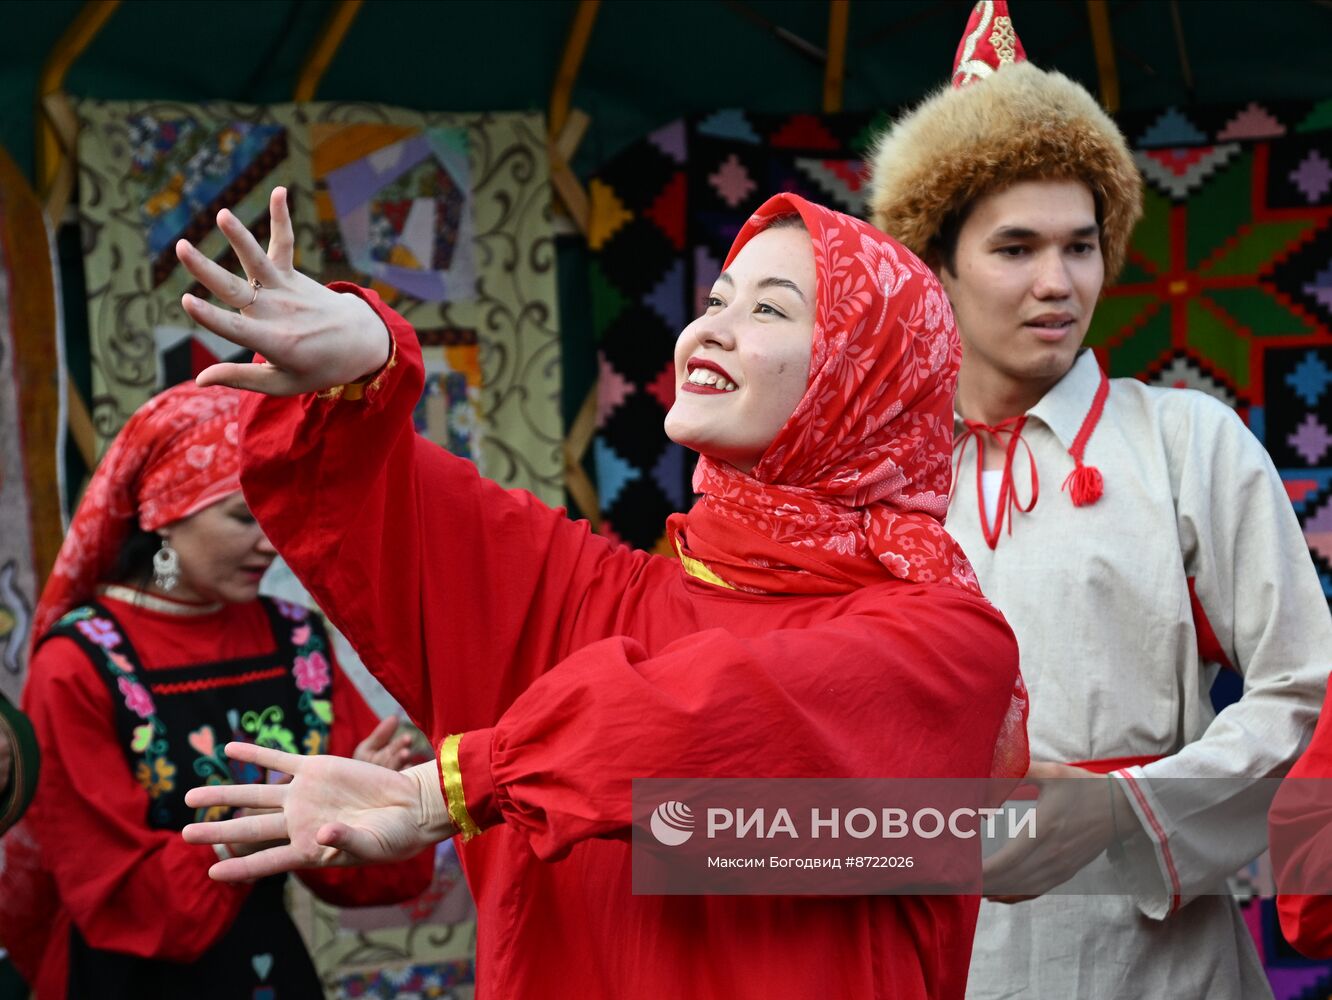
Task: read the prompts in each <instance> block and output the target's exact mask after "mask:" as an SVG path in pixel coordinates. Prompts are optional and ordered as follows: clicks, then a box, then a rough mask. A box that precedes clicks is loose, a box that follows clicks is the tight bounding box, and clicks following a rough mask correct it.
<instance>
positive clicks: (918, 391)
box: [668, 194, 980, 594]
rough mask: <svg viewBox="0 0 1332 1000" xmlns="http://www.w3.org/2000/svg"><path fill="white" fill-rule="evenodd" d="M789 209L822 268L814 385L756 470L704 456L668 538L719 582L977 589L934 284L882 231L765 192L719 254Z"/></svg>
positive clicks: (831, 588) (941, 312) (950, 358)
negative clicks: (962, 527)
mask: <svg viewBox="0 0 1332 1000" xmlns="http://www.w3.org/2000/svg"><path fill="white" fill-rule="evenodd" d="M793 214H798V215H799V216H800V218H801V219H802V220H803V222H804V224H805V228H806V229H807V230H808V231H809V235H810V240H811V242H812V244H813V248H814V264H815V269H816V274H817V278H818V291H817V308H816V311H815V318H814V339H813V343H812V346H811V354H810V370H809V385H808V387H807V388H806V390H805V395H804V397H803V398H802V399H801V400H800V402H799V403H798V404H797V405H796V408H795V411H794V412H793V413H792V414H791V416H790V418H788V419H787V421H786V423H785V424H784V425H783V426H782V428H781V430H780V431H778V433H777V436H776V437H775V438H774V439H773V441H772V443H771V444H770V445H769V446H768V449H767V451H766V452H764V454H763V456H762V458H760V460H759V462H758V464H757V465H755V466H754V469H753V471H752V472H751V473H750V474H748V475H746V474H745V473H743V472H741V471H740V470H738V469H736V468H735V467H734V466H732V465H730V464H728V463H725V462H719V461H715V460H713V459H711V458H708V457H707V456H706V455H704V456H701V457H700V458H699V461H698V466H697V468H696V469H695V471H694V490H695V492H697V493H701V494H702V499H700V500H699V501H698V503H697V504H695V505H694V507H693V509H692V510H690V511H689V513H688V514H676V515H673V516H672V517H671V519H670V521H669V522H668V530H669V532H670V537H671V538H672V539H673V540H674V542H675V544H676V545H677V547H678V548H679V551H680V554H681V555H682V556H683V557H684V558H686V559H696V560H699V561H700V562H702V563H703V564H704V566H706V567H707V569H708V570H710V571H711V572H712V573H713V574H715V575H716V576H717V577H719V578H720V580H721V581H722V582H723V583H724V584H725V585H728V586H731V587H734V588H736V589H740V590H752V591H761V592H765V593H787V594H799V593H844V592H846V591H849V590H852V589H854V588H856V587H859V586H864V585H866V584H870V583H878V582H883V581H885V580H889V579H894V578H896V579H900V580H910V581H916V582H921V583H928V582H944V583H949V584H952V585H954V586H958V587H962V588H964V589H965V590H968V591H971V592H973V593H979V592H980V590H979V586H978V585H977V583H976V574H975V573H974V572H973V571H972V568H971V564H970V563H969V562H968V561H967V558H966V556H965V555H964V554H963V552H962V549H961V548H960V547H959V546H958V544H957V543H956V542H955V541H954V540H953V538H952V537H951V536H950V535H949V534H948V533H947V532H946V531H945V530H944V527H943V522H944V515H945V514H946V513H947V510H948V490H949V487H950V485H951V478H952V470H951V455H952V446H953V392H954V389H955V387H956V385H957V369H958V364H959V361H960V360H961V353H962V349H961V343H960V341H959V340H958V335H957V324H956V323H955V322H954V320H953V312H952V309H951V308H950V307H949V305H948V300H947V298H946V297H945V296H944V292H943V289H942V287H940V285H939V282H938V279H937V278H936V277H935V276H934V274H933V273H932V272H931V271H930V269H929V268H928V267H926V266H925V264H924V263H922V262H921V260H920V259H919V258H917V257H916V256H915V255H914V254H913V253H911V251H909V250H907V249H906V248H905V247H904V246H902V245H901V244H900V243H898V242H897V241H896V240H894V239H892V238H891V237H889V236H885V235H884V234H883V233H881V232H879V231H878V230H877V229H874V228H873V227H871V226H869V225H867V224H866V223H864V222H861V221H860V220H858V219H853V218H851V217H850V216H847V215H842V214H841V213H840V212H834V211H832V210H831V209H827V208H822V207H820V206H818V205H814V204H811V203H810V202H807V201H805V200H804V199H803V198H799V197H797V196H795V195H792V194H780V195H777V196H776V197H774V198H770V199H769V200H768V201H767V202H765V203H764V204H763V206H762V207H761V208H760V209H759V210H758V211H757V212H756V213H755V214H754V215H753V216H752V217H751V218H750V220H749V221H748V222H747V223H746V224H745V226H744V228H743V229H741V230H740V234H739V235H738V236H737V237H736V239H735V243H734V244H733V245H732V246H731V252H730V254H729V255H728V256H727V258H726V264H725V266H726V267H729V266H730V265H731V262H732V261H733V260H734V259H735V256H736V254H738V253H739V252H740V250H741V248H743V247H744V245H745V244H746V243H748V242H749V241H750V240H751V239H753V238H754V236H756V235H757V234H758V233H761V232H762V231H763V230H764V229H765V228H767V227H768V226H769V225H770V224H771V223H772V222H773V221H774V220H775V219H778V218H781V217H783V216H789V215H793Z"/></svg>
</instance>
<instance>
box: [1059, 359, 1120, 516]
mask: <svg viewBox="0 0 1332 1000" xmlns="http://www.w3.org/2000/svg"><path fill="white" fill-rule="evenodd" d="M1109 395H1110V380H1109V379H1108V378H1106V377H1105V372H1101V382H1100V384H1099V385H1098V386H1097V387H1096V395H1095V396H1094V397H1092V405H1091V409H1090V410H1088V411H1087V416H1086V417H1084V418H1083V421H1082V426H1081V427H1080V428H1078V436H1077V437H1075V438H1074V439H1073V447H1071V448H1069V449H1068V453H1069V454H1070V455H1072V456H1073V471H1072V472H1070V473H1069V474H1068V477H1067V478H1066V479H1065V480H1064V485H1063V489H1066V490H1068V495H1069V499H1071V500H1072V501H1073V506H1074V507H1087V506H1090V505H1091V504H1094V503H1095V502H1096V501H1097V500H1099V499H1101V497H1102V495H1103V494H1104V493H1105V477H1104V476H1102V475H1101V470H1100V469H1098V468H1096V466H1094V465H1085V464H1083V461H1082V456H1083V453H1084V452H1086V450H1087V442H1088V441H1089V440H1090V439H1091V436H1092V431H1094V430H1095V429H1096V425H1097V423H1099V422H1100V419H1101V414H1102V413H1103V412H1105V400H1106V397H1107V396H1109Z"/></svg>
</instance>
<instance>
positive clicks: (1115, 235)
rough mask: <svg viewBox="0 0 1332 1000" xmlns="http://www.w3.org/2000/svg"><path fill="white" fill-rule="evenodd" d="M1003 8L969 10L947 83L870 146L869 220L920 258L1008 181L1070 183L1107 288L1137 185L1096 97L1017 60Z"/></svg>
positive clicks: (1119, 264)
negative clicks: (1090, 228) (1085, 197)
mask: <svg viewBox="0 0 1332 1000" xmlns="http://www.w3.org/2000/svg"><path fill="white" fill-rule="evenodd" d="M1007 8H1008V4H1007V3H1004V2H992V0H982V2H981V3H978V4H976V7H975V9H974V10H973V11H972V15H971V20H970V22H969V23H968V25H967V33H966V34H965V35H964V36H963V38H962V43H961V45H959V47H958V54H957V59H956V60H955V66H954V74H953V81H952V84H951V86H945V87H943V88H942V89H940V90H939V91H937V92H935V93H934V94H932V95H931V96H930V97H928V98H926V99H925V101H924V102H923V103H921V104H920V105H919V106H918V107H917V108H915V109H914V110H912V111H910V112H909V113H907V114H906V115H905V116H904V117H903V118H901V119H899V120H898V121H897V122H896V123H895V124H894V125H893V126H892V128H891V129H889V131H887V132H886V133H884V135H883V136H881V137H880V139H879V141H878V143H877V145H876V148H875V150H874V153H873V154H872V157H871V162H872V164H873V166H872V171H873V173H872V176H871V179H870V221H871V222H872V223H873V224H874V225H875V226H877V227H878V228H879V229H882V230H883V231H884V232H886V233H888V234H889V235H890V236H894V237H896V238H897V239H898V240H900V241H901V242H903V243H905V244H906V245H907V246H908V247H910V248H911V250H912V251H914V252H915V253H916V254H917V255H918V256H920V257H923V258H925V259H927V260H928V259H929V257H928V252H929V251H930V249H931V243H932V242H933V241H934V240H935V238H936V237H937V236H938V235H939V231H940V229H941V227H942V226H943V224H944V222H945V221H946V220H947V219H949V218H950V217H953V216H955V215H956V214H957V213H958V212H960V211H962V210H963V209H964V208H966V207H967V206H968V205H970V204H971V203H972V202H973V201H975V200H976V199H977V198H980V197H982V196H984V195H987V194H990V193H992V192H994V191H1000V190H1002V189H1004V188H1006V187H1008V186H1009V185H1011V184H1014V183H1017V182H1018V181H1024V180H1055V179H1062V178H1072V179H1076V180H1080V181H1082V182H1083V183H1085V184H1086V185H1087V186H1088V187H1090V188H1091V190H1092V192H1093V194H1094V195H1095V197H1096V200H1097V204H1098V206H1099V208H1100V213H1101V219H1100V223H1101V252H1102V255H1103V256H1104V258H1105V281H1106V284H1107V285H1108V284H1110V283H1111V282H1112V281H1113V280H1114V279H1115V278H1116V277H1117V276H1118V275H1119V272H1120V270H1121V269H1122V268H1123V266H1124V258H1125V255H1126V254H1127V252H1128V243H1129V237H1130V236H1131V235H1132V232H1133V226H1134V225H1135V224H1136V223H1137V221H1138V219H1139V217H1140V216H1141V215H1142V177H1141V175H1140V174H1139V173H1138V168H1137V166H1136V165H1135V164H1134V162H1133V156H1132V154H1131V153H1130V152H1129V149H1128V144H1127V143H1126V142H1125V141H1124V136H1123V134H1122V133H1121V132H1120V131H1119V128H1118V126H1116V125H1115V123H1114V121H1112V120H1111V118H1110V116H1109V115H1107V114H1106V113H1105V111H1103V110H1102V109H1101V106H1100V105H1099V104H1098V103H1097V102H1096V100H1095V98H1093V97H1092V96H1091V94H1089V93H1087V91H1086V89H1085V88H1084V87H1082V86H1081V85H1080V84H1078V83H1075V82H1073V81H1072V80H1070V79H1069V78H1068V77H1066V76H1064V75H1063V74H1062V73H1056V72H1050V71H1046V70H1041V69H1037V68H1036V67H1035V66H1033V65H1031V63H1029V62H1027V61H1026V56H1025V54H1024V53H1023V51H1022V44H1021V42H1019V41H1018V39H1017V36H1016V34H1015V33H1014V32H1013V26H1012V21H1011V20H1010V19H1009V17H1008V10H1007ZM987 33H988V34H987Z"/></svg>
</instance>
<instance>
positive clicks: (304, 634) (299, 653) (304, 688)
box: [275, 601, 333, 753]
mask: <svg viewBox="0 0 1332 1000" xmlns="http://www.w3.org/2000/svg"><path fill="white" fill-rule="evenodd" d="M275 603H276V604H277V606H278V610H279V611H282V602H280V601H278V602H275ZM288 607H293V605H288ZM299 610H300V612H301V617H300V619H299V621H300V624H299V625H297V626H296V627H295V628H293V629H292V630H291V644H292V645H293V646H295V647H296V662H295V663H294V664H293V665H292V674H293V675H294V677H295V678H296V687H297V688H298V689H299V690H300V692H301V699H300V702H299V703H298V704H299V706H300V709H301V711H302V712H303V713H304V715H305V725H306V726H307V727H308V729H309V731H310V732H318V733H319V734H320V739H319V743H320V746H327V745H328V727H329V726H330V725H331V724H332V722H333V706H332V703H331V702H329V701H328V699H327V698H317V697H315V696H316V695H321V694H323V693H324V692H325V691H327V690H328V687H329V685H330V684H331V683H332V682H333V671H332V669H331V667H330V666H329V662H328V658H327V657H326V656H325V655H324V652H323V650H324V643H323V640H322V639H320V637H319V636H318V635H316V634H315V633H314V630H313V629H312V628H311V627H310V625H309V618H308V614H309V613H308V612H307V611H306V610H305V609H304V608H301V609H299ZM311 752H312V753H314V752H316V751H311Z"/></svg>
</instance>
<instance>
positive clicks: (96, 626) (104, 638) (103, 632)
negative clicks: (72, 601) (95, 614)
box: [74, 618, 122, 649]
mask: <svg viewBox="0 0 1332 1000" xmlns="http://www.w3.org/2000/svg"><path fill="white" fill-rule="evenodd" d="M74 627H75V628H77V629H78V630H79V631H80V632H82V633H83V634H84V635H85V636H86V637H87V639H88V641H89V642H95V643H96V644H97V645H99V646H101V647H102V648H103V649H113V648H115V647H116V646H119V645H120V643H121V641H122V640H121V638H120V633H119V632H117V631H116V626H115V623H114V622H111V621H109V620H108V619H106V618H90V619H88V620H87V621H81V622H78V623H76V624H75V626H74Z"/></svg>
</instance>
